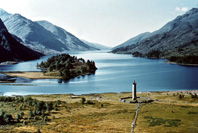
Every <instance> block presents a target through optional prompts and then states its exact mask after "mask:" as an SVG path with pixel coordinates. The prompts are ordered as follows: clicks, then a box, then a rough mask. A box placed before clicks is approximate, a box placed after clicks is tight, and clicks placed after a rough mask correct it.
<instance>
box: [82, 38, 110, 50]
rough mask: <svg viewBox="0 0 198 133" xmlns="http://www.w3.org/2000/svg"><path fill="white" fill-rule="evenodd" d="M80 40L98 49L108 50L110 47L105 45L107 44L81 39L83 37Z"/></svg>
mask: <svg viewBox="0 0 198 133" xmlns="http://www.w3.org/2000/svg"><path fill="white" fill-rule="evenodd" d="M81 41H83V42H84V43H85V44H87V45H89V46H91V47H94V48H97V49H100V50H110V49H111V47H107V46H104V45H101V44H98V43H93V42H88V41H86V40H83V39H81Z"/></svg>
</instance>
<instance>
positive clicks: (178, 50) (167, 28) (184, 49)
mask: <svg viewBox="0 0 198 133" xmlns="http://www.w3.org/2000/svg"><path fill="white" fill-rule="evenodd" d="M112 52H113V53H128V54H131V53H132V54H133V55H134V56H142V57H149V58H168V57H170V56H184V55H198V9H197V8H193V9H191V10H190V11H188V12H187V13H185V14H184V15H181V16H178V17H177V18H175V19H174V20H173V21H170V22H169V23H167V24H166V25H164V26H163V27H162V28H160V29H159V30H157V31H154V32H152V33H148V32H147V33H143V34H140V35H138V36H136V37H134V38H131V39H130V40H128V41H127V42H125V43H123V44H121V45H119V46H117V47H115V48H113V50H112Z"/></svg>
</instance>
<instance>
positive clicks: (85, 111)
mask: <svg viewBox="0 0 198 133" xmlns="http://www.w3.org/2000/svg"><path fill="white" fill-rule="evenodd" d="M192 94H193V92H192ZM130 95H131V93H105V94H89V95H80V96H75V97H70V95H69V94H60V95H32V96H25V99H27V98H26V97H31V99H33V101H37V103H39V102H40V101H43V102H44V103H52V105H53V107H52V109H51V110H48V111H45V112H44V116H45V118H44V119H43V116H42V115H37V116H32V117H30V115H29V114H30V109H31V110H34V106H33V104H32V105H31V104H30V102H28V101H27V100H26V102H14V101H12V102H3V101H1V102H0V111H1V112H2V111H5V112H6V113H9V114H11V115H12V116H13V118H14V121H13V122H11V123H10V124H4V125H0V132H18V133H25V132H26V133H29V132H39V131H40V132H48V133H58V132H71V133H76V132H97V133H104V132H109V133H128V132H131V123H132V121H133V119H134V116H135V109H136V107H137V103H136V104H129V103H122V102H120V101H119V99H120V98H121V97H128V96H130ZM137 95H138V96H144V97H150V98H151V99H153V100H154V102H152V103H146V104H141V105H140V107H139V110H138V117H137V121H136V125H135V128H134V132H137V133H142V132H159V131H160V132H190V133H192V132H197V131H198V99H197V98H195V97H193V98H192V95H191V92H190V91H189V92H188V91H185V92H143V93H140V92H139V93H138V94H137ZM56 103H58V104H56ZM21 112H24V116H23V118H22V119H20V121H19V122H16V118H15V116H16V115H17V114H19V113H21ZM35 117H36V119H35ZM24 121H25V122H24Z"/></svg>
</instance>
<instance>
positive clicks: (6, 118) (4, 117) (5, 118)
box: [0, 111, 14, 125]
mask: <svg viewBox="0 0 198 133" xmlns="http://www.w3.org/2000/svg"><path fill="white" fill-rule="evenodd" d="M13 120H14V119H13V117H12V115H11V114H7V113H6V112H4V111H1V112H0V124H1V125H4V124H10V123H12V122H13Z"/></svg>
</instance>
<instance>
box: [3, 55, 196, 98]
mask: <svg viewBox="0 0 198 133" xmlns="http://www.w3.org/2000/svg"><path fill="white" fill-rule="evenodd" d="M71 55H75V56H77V57H78V58H80V57H82V58H84V59H91V60H94V61H95V62H96V66H97V67H98V70H97V71H96V73H95V75H90V76H84V77H80V78H75V79H71V80H70V81H69V82H67V83H61V84H60V83H58V80H56V79H50V80H49V79H45V80H32V81H28V82H27V83H23V84H25V85H26V86H20V85H19V86H9V85H2V84H1V85H0V92H1V93H3V94H4V95H12V94H15V95H16V94H17V95H18V94H20V95H28V94H65V93H74V94H88V93H104V92H130V91H131V84H132V82H133V81H134V80H135V81H136V82H137V89H138V91H171V90H198V67H185V66H179V65H170V64H166V63H164V60H150V59H144V58H135V57H131V55H118V54H112V53H105V52H84V53H73V54H71ZM48 57H49V56H48ZM48 57H43V58H42V59H39V60H35V61H28V62H23V63H19V64H16V65H9V66H0V71H39V70H38V69H36V68H35V66H36V64H37V63H40V62H41V61H43V60H46V59H47V58H48ZM16 84H21V83H16Z"/></svg>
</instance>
